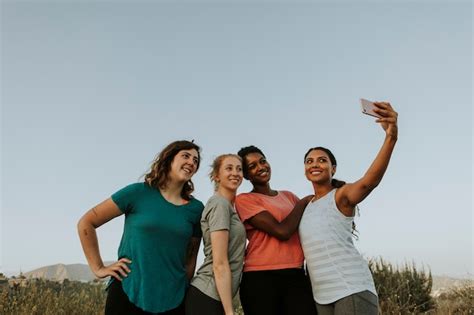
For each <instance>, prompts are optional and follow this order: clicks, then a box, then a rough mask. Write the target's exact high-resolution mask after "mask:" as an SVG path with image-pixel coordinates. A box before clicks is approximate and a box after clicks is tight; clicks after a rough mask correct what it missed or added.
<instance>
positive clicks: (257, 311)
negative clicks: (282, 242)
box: [240, 269, 316, 315]
mask: <svg viewBox="0 0 474 315" xmlns="http://www.w3.org/2000/svg"><path fill="white" fill-rule="evenodd" d="M240 302H241V303H242V308H243V309H244V313H245V315H294V314H298V315H316V304H315V302H314V300H313V293H312V291H311V283H310V281H309V278H308V277H307V276H306V275H305V273H304V270H303V269H280V270H264V271H247V272H244V273H243V275H242V282H241V284H240Z"/></svg>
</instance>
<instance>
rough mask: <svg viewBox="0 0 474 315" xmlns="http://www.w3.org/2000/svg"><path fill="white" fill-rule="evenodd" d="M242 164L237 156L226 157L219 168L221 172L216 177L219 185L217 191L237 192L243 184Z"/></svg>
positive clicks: (215, 179)
mask: <svg viewBox="0 0 474 315" xmlns="http://www.w3.org/2000/svg"><path fill="white" fill-rule="evenodd" d="M242 179H243V173H242V162H241V161H240V159H239V158H237V157H235V156H227V157H225V158H224V159H223V160H222V162H221V164H220V167H219V171H218V172H217V174H216V175H215V176H214V181H215V182H216V183H217V191H220V190H228V191H232V192H236V191H237V188H239V186H240V184H242Z"/></svg>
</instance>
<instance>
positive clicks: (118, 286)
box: [78, 141, 204, 315]
mask: <svg viewBox="0 0 474 315" xmlns="http://www.w3.org/2000/svg"><path fill="white" fill-rule="evenodd" d="M199 151H200V148H199V146H197V145H196V144H194V143H192V142H189V141H176V142H173V143H171V144H169V145H168V146H167V147H166V148H165V149H163V151H162V152H161V153H160V154H159V155H158V157H157V158H156V159H155V161H154V162H153V164H152V166H151V170H150V171H149V173H148V174H146V175H145V181H144V182H142V183H135V184H131V185H128V186H126V187H125V188H123V189H121V190H119V191H118V192H116V193H114V194H113V195H112V196H111V198H108V199H107V200H105V201H103V202H102V203H100V204H99V205H97V206H95V207H94V208H92V209H91V210H89V211H88V212H87V213H86V214H85V215H84V216H83V217H82V218H81V219H80V220H79V223H78V232H79V238H80V240H81V244H82V247H83V249H84V253H85V255H86V258H87V261H88V263H89V266H90V268H91V269H92V271H93V272H94V274H95V275H96V276H97V277H98V278H104V277H108V276H110V277H111V279H112V280H113V281H111V284H110V287H109V289H108V295H107V301H106V306H105V313H106V314H150V313H154V314H169V315H171V314H173V315H175V314H176V315H178V314H179V315H181V314H184V306H183V299H184V295H185V292H186V288H187V285H188V283H189V280H190V279H191V278H192V276H193V274H194V270H195V267H196V258H197V253H198V250H199V244H200V241H201V229H200V223H199V220H200V218H201V214H202V210H203V208H204V206H203V204H202V203H201V202H200V201H199V200H196V199H194V198H193V197H192V196H191V193H192V191H193V190H194V186H193V183H192V181H191V177H192V176H193V175H194V174H195V173H196V171H197V170H198V168H199V163H200V153H199ZM122 214H125V226H124V231H123V235H122V240H121V242H120V246H119V250H118V258H119V259H118V260H117V261H116V262H114V263H113V264H111V265H108V266H105V265H104V263H103V261H102V258H101V256H100V252H99V246H98V241H97V234H96V231H95V230H96V228H98V227H99V226H101V225H102V224H104V223H106V222H108V221H109V220H111V219H113V218H115V217H118V216H120V215H122Z"/></svg>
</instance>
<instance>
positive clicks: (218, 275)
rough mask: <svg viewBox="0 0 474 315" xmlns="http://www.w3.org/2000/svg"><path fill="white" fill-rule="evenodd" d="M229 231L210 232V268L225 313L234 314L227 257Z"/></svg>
mask: <svg viewBox="0 0 474 315" xmlns="http://www.w3.org/2000/svg"><path fill="white" fill-rule="evenodd" d="M228 242H229V231H228V230H219V231H214V232H211V247H212V269H213V271H214V278H215V280H216V286H217V292H218V293H219V297H220V298H221V302H222V306H223V308H224V312H225V314H226V315H232V314H234V309H233V306H232V274H231V271H230V265H229V257H228Z"/></svg>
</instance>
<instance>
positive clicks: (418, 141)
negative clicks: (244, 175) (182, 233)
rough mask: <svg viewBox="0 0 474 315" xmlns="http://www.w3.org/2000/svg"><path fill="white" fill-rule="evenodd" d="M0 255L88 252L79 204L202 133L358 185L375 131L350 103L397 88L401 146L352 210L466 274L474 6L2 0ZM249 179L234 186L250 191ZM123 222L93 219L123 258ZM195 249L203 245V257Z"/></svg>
mask: <svg viewBox="0 0 474 315" xmlns="http://www.w3.org/2000/svg"><path fill="white" fill-rule="evenodd" d="M1 9H2V10H1V44H2V45H1V92H2V93H1V106H2V108H1V109H2V110H1V119H2V122H1V125H2V128H1V136H2V148H1V149H2V150H1V152H2V154H1V165H2V167H1V179H2V181H1V221H0V223H1V237H0V241H1V247H0V249H1V262H0V266H1V267H0V269H1V270H3V271H4V272H9V271H18V270H20V269H21V270H23V271H28V270H30V269H33V268H36V267H40V266H44V265H50V264H56V263H66V264H67V263H78V262H85V258H84V256H83V253H82V249H81V247H80V244H79V239H78V237H77V232H76V223H77V221H78V219H79V218H80V216H81V215H82V214H83V213H84V212H85V211H87V210H88V209H90V208H91V207H93V206H94V205H95V204H97V203H99V202H100V201H102V200H104V199H106V198H108V197H109V196H110V195H111V194H112V193H114V192H115V191H117V190H118V189H120V188H122V187H123V186H125V185H127V184H129V183H132V182H136V181H138V180H139V178H140V176H141V175H142V174H144V173H145V172H146V171H147V168H148V167H149V165H150V162H151V161H152V159H153V158H154V156H155V155H156V154H157V153H158V152H159V151H160V150H161V149H162V148H163V147H164V146H165V145H166V144H168V143H169V142H171V141H173V140H178V139H189V140H190V139H195V141H196V143H198V144H199V145H200V146H202V148H203V150H202V156H203V161H202V167H201V169H200V170H199V172H198V173H197V174H196V175H195V177H194V182H195V186H196V191H195V196H196V197H197V198H198V199H201V200H202V201H204V202H205V201H206V200H207V199H208V198H209V197H210V196H211V195H212V185H211V183H210V181H209V180H208V178H207V173H208V171H209V165H210V164H211V161H212V159H213V158H214V157H215V156H217V155H219V154H221V153H228V152H236V151H237V150H238V149H239V148H241V147H242V146H246V145H250V144H254V145H257V146H259V147H261V149H262V150H263V151H264V152H265V153H266V155H267V158H268V160H269V162H270V163H271V165H272V167H273V176H272V181H271V183H272V187H273V188H275V189H287V190H291V191H293V192H295V193H296V194H297V195H299V196H304V195H306V194H308V193H310V192H311V184H310V183H309V182H308V181H307V180H306V178H305V177H304V175H303V155H304V153H305V152H306V150H307V149H308V148H309V147H312V146H316V145H322V146H327V147H329V148H331V149H332V150H333V152H334V154H335V155H336V158H337V159H338V162H339V166H338V170H337V174H336V175H337V178H339V179H343V180H346V181H354V180H356V179H358V178H359V177H360V176H362V175H363V174H364V172H365V170H366V169H367V168H368V166H369V165H370V163H371V162H372V159H373V158H374V157H375V154H376V153H377V151H378V149H379V147H380V145H381V144H382V141H383V138H384V132H383V131H382V129H381V128H380V126H378V125H377V124H375V123H374V122H373V121H374V119H372V118H371V117H369V116H365V115H363V114H361V113H360V107H359V103H358V99H359V98H360V97H364V98H367V99H371V100H387V101H390V102H391V103H392V104H393V106H394V108H395V109H396V110H397V111H398V112H399V141H398V143H397V147H396V149H395V152H394V156H393V159H392V161H391V164H390V166H389V169H388V171H387V173H386V175H385V178H384V179H383V181H382V183H381V185H380V186H379V187H378V188H377V189H376V190H375V191H374V192H373V193H372V195H370V196H369V197H368V199H366V200H365V201H364V202H363V203H362V204H361V205H360V210H361V211H360V217H357V218H356V223H357V226H358V230H359V231H360V239H359V241H357V242H356V245H357V247H358V248H359V250H360V251H361V253H363V254H364V255H365V256H366V257H377V256H381V257H384V258H385V259H387V260H389V261H392V262H395V263H404V262H412V261H413V262H415V263H416V264H417V265H418V266H420V267H421V266H423V265H424V266H426V267H430V268H431V270H432V272H433V273H434V274H437V275H441V274H446V275H452V276H465V275H467V274H471V275H472V274H473V214H472V212H473V211H472V210H473V206H472V205H473V199H472V191H473V186H472V175H473V169H472V165H473V160H472V155H473V143H472V133H473V128H472V127H473V126H472V122H473V111H472V73H473V65H472V52H473V51H472V48H473V46H472V38H473V37H472V36H473V29H472V13H473V7H472V3H471V2H470V1H466V2H451V1H445V2H443V1H438V2H434V3H432V2H430V3H428V2H427V1H420V2H415V1H404V2H397V3H395V2H390V1H383V2H378V1H370V2H355V1H352V2H342V1H337V2H333V3H329V2H312V3H310V2H306V3H294V2H291V3H290V2H279V3H276V2H269V1H265V2H252V1H243V2H231V1H223V2H217V1H216V2H198V1H191V2H187V3H184V2H135V1H134V2H132V1H130V2H125V1H121V2H114V1H102V2H94V1H65V2H59V1H51V2H46V1H36V2H33V1H28V2H22V1H2V6H1ZM249 189H250V185H249V184H248V183H245V184H244V185H242V187H241V189H240V191H242V192H244V191H248V190H249ZM122 228H123V219H122V218H119V219H115V220H114V221H112V222H110V223H107V224H106V225H104V226H103V227H101V228H100V229H99V230H98V234H99V239H100V247H101V252H102V256H103V258H104V259H105V260H112V259H115V258H116V252H117V247H118V243H119V241H120V237H121V233H122ZM200 255H201V257H200V260H201V261H202V253H201V254H200Z"/></svg>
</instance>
